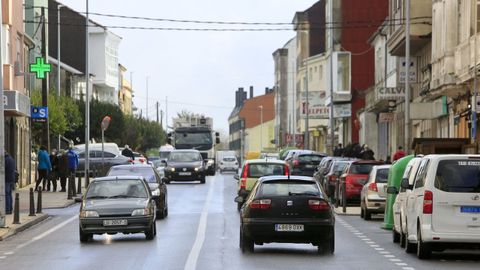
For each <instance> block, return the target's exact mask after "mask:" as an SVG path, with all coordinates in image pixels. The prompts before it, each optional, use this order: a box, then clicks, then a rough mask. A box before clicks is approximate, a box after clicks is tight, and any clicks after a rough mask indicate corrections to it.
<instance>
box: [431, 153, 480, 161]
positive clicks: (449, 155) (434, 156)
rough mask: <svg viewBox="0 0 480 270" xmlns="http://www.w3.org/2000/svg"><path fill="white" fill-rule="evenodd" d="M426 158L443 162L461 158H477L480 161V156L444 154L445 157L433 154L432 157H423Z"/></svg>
mask: <svg viewBox="0 0 480 270" xmlns="http://www.w3.org/2000/svg"><path fill="white" fill-rule="evenodd" d="M423 157H424V158H430V159H438V160H443V159H452V158H453V159H460V158H475V159H480V155H478V154H443V155H438V154H432V155H426V156H423Z"/></svg>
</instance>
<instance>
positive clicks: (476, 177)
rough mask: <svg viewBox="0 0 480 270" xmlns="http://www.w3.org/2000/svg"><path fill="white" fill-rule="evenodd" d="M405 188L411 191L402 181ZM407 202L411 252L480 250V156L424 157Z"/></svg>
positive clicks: (426, 255)
mask: <svg viewBox="0 0 480 270" xmlns="http://www.w3.org/2000/svg"><path fill="white" fill-rule="evenodd" d="M402 187H403V188H409V185H408V182H407V181H406V180H405V181H402ZM412 188H413V189H412V191H411V193H410V194H409V195H408V198H407V202H406V210H407V212H406V225H407V229H406V236H407V239H406V244H405V250H406V251H407V252H413V251H415V247H416V251H417V257H418V258H420V259H426V258H429V257H430V256H431V254H432V251H443V250H445V249H447V248H463V249H464V248H469V247H474V248H480V155H460V154H457V155H427V156H425V157H423V158H422V160H421V162H420V166H419V168H418V171H417V174H416V176H415V181H414V183H413V187H412Z"/></svg>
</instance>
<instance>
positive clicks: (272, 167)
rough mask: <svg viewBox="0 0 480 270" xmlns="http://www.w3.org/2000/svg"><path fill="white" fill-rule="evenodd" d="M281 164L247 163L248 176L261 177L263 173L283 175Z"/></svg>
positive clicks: (283, 170)
mask: <svg viewBox="0 0 480 270" xmlns="http://www.w3.org/2000/svg"><path fill="white" fill-rule="evenodd" d="M284 167H285V166H284V165H283V164H258V163H257V164H255V163H253V164H248V177H257V178H258V177H262V176H265V175H284V174H285V168H284Z"/></svg>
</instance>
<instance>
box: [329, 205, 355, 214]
mask: <svg viewBox="0 0 480 270" xmlns="http://www.w3.org/2000/svg"><path fill="white" fill-rule="evenodd" d="M346 210H347V211H346V212H345V213H344V212H343V207H341V206H339V207H336V208H334V209H333V211H335V214H337V215H341V216H360V206H347V209H346Z"/></svg>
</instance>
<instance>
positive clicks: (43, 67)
mask: <svg viewBox="0 0 480 270" xmlns="http://www.w3.org/2000/svg"><path fill="white" fill-rule="evenodd" d="M51 68H52V66H51V65H50V64H49V63H45V60H43V58H42V57H37V58H36V60H35V63H34V64H30V72H31V73H33V72H35V73H37V74H36V77H37V79H43V78H45V73H46V72H50V70H51Z"/></svg>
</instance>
